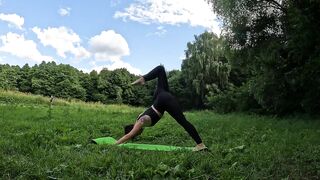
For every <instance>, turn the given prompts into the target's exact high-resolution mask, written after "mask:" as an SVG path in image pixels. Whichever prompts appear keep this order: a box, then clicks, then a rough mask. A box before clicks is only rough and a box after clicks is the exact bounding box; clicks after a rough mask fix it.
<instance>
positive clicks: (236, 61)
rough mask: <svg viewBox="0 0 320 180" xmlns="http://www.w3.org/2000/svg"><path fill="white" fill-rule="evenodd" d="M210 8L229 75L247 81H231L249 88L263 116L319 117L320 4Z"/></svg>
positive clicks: (219, 2)
mask: <svg viewBox="0 0 320 180" xmlns="http://www.w3.org/2000/svg"><path fill="white" fill-rule="evenodd" d="M211 2H212V3H213V7H214V10H215V12H217V13H218V15H219V16H220V18H221V20H222V21H223V25H224V29H223V36H224V37H225V38H226V39H227V41H228V43H229V46H230V47H231V49H232V50H233V55H232V56H231V58H230V62H231V64H232V69H235V70H236V72H237V74H240V75H244V77H246V78H245V79H243V80H241V79H238V78H234V76H233V79H234V80H236V82H238V81H239V80H240V81H243V82H242V83H243V84H247V85H248V87H249V88H247V90H248V91H249V92H248V93H247V94H251V95H253V97H254V99H255V100H256V101H257V102H258V104H259V105H260V106H261V107H262V109H263V111H264V112H266V113H272V114H278V115H283V114H290V113H293V112H307V113H309V114H318V113H319V112H320V111H319V109H320V103H319V101H318V99H319V97H320V93H319V89H320V83H319V78H318V76H319V73H320V70H319V67H320V63H319V58H320V54H319V52H320V51H319V44H320V35H319V33H318V31H319V29H320V22H319V20H318V18H317V17H319V16H320V8H319V6H320V2H319V1H293V0H285V1H277V0H275V1H273V0H272V1H269V0H262V1H256V0H240V1H232V0H215V1H211ZM231 72H232V71H231ZM231 77H232V76H231ZM235 84H236V85H237V86H241V85H242V84H241V83H235Z"/></svg>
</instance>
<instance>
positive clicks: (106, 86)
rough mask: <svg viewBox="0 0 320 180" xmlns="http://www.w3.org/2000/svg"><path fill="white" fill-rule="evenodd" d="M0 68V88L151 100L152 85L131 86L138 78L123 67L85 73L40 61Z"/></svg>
mask: <svg viewBox="0 0 320 180" xmlns="http://www.w3.org/2000/svg"><path fill="white" fill-rule="evenodd" d="M0 70H1V71H0V89H5V90H19V91H21V92H26V93H33V94H39V95H44V96H48V97H50V96H54V97H59V98H66V99H79V100H83V101H88V102H102V103H106V104H108V103H118V104H121V103H125V104H131V105H138V106H141V105H144V106H147V105H148V106H149V105H150V104H151V103H152V102H151V99H152V96H150V95H149V94H150V92H151V91H153V89H154V87H155V86H150V85H147V86H145V87H133V86H131V85H130V83H131V82H133V81H134V80H135V79H137V78H138V77H137V76H135V75H132V74H130V73H129V72H128V71H127V70H126V69H116V70H114V71H109V70H107V69H103V70H102V71H101V72H100V73H97V72H96V71H92V72H90V74H86V73H83V72H82V71H79V70H77V69H76V68H74V67H72V66H70V65H64V64H59V65H57V64H56V63H55V62H49V63H46V62H42V63H41V64H39V65H35V66H33V67H29V65H28V64H26V65H24V66H23V67H22V68H21V69H20V68H19V66H9V65H0ZM151 84H153V83H151Z"/></svg>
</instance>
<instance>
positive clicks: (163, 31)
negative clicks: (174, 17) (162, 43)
mask: <svg viewBox="0 0 320 180" xmlns="http://www.w3.org/2000/svg"><path fill="white" fill-rule="evenodd" d="M166 33H167V30H166V29H165V28H164V27H163V26H158V27H157V30H156V32H153V33H149V34H147V36H152V35H154V36H159V37H163V36H164V35H165V34H166Z"/></svg>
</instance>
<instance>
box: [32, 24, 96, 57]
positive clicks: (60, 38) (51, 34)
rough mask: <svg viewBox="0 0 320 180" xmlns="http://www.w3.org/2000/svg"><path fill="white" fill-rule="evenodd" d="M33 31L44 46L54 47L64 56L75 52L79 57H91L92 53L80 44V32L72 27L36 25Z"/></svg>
mask: <svg viewBox="0 0 320 180" xmlns="http://www.w3.org/2000/svg"><path fill="white" fill-rule="evenodd" d="M32 31H33V32H34V33H35V34H37V37H38V39H40V41H41V43H42V44H43V45H44V46H51V47H53V48H54V49H56V51H57V54H58V55H59V56H61V57H63V58H66V53H71V54H73V55H74V56H75V57H76V58H77V59H81V58H88V57H90V53H89V52H88V51H87V50H86V49H85V48H84V47H82V46H81V45H80V42H81V39H80V37H79V36H78V34H76V33H74V32H73V31H72V30H71V29H68V28H66V27H64V26H61V27H58V28H51V27H48V28H47V29H40V28H38V27H34V28H32Z"/></svg>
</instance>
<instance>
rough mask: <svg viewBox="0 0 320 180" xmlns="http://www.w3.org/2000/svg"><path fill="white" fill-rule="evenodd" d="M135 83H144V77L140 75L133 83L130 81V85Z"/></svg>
mask: <svg viewBox="0 0 320 180" xmlns="http://www.w3.org/2000/svg"><path fill="white" fill-rule="evenodd" d="M135 84H140V85H144V84H145V80H144V78H143V77H142V76H141V77H140V78H139V79H137V80H135V81H134V82H133V83H131V85H135Z"/></svg>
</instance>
